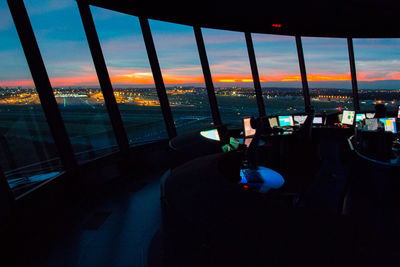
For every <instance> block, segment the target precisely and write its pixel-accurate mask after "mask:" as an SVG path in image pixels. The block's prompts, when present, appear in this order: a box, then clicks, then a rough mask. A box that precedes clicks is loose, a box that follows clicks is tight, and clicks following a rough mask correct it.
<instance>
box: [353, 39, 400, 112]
mask: <svg viewBox="0 0 400 267" xmlns="http://www.w3.org/2000/svg"><path fill="white" fill-rule="evenodd" d="M353 46H354V57H355V61H356V69H357V82H358V88H359V90H358V97H359V101H360V109H361V110H362V111H373V110H374V109H375V104H384V105H385V106H386V109H387V110H388V111H389V112H390V113H393V115H395V112H396V111H397V106H398V105H399V104H400V89H399V88H400V75H399V69H400V39H398V38H391V39H385V38H381V39H353Z"/></svg>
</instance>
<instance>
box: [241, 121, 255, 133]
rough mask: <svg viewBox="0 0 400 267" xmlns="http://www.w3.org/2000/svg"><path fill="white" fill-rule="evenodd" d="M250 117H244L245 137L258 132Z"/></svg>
mask: <svg viewBox="0 0 400 267" xmlns="http://www.w3.org/2000/svg"><path fill="white" fill-rule="evenodd" d="M250 119H251V118H243V134H244V136H245V137H247V136H253V135H255V134H256V130H255V129H253V128H251V124H250Z"/></svg>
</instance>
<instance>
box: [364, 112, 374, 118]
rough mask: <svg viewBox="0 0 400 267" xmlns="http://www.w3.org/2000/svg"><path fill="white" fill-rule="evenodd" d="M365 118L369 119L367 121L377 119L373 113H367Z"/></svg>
mask: <svg viewBox="0 0 400 267" xmlns="http://www.w3.org/2000/svg"><path fill="white" fill-rule="evenodd" d="M365 116H366V117H367V119H373V118H374V117H375V113H373V112H369V113H365Z"/></svg>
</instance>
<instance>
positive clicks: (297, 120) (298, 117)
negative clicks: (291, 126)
mask: <svg viewBox="0 0 400 267" xmlns="http://www.w3.org/2000/svg"><path fill="white" fill-rule="evenodd" d="M306 119H307V115H294V116H293V120H294V123H297V124H304V122H305V121H306Z"/></svg>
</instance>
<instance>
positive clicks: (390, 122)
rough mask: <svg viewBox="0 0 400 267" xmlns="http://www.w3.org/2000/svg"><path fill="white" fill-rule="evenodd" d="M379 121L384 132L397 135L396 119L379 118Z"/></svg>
mask: <svg viewBox="0 0 400 267" xmlns="http://www.w3.org/2000/svg"><path fill="white" fill-rule="evenodd" d="M379 121H380V122H382V123H383V126H384V127H385V132H392V133H394V134H395V133H397V129H396V118H380V119H379Z"/></svg>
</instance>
